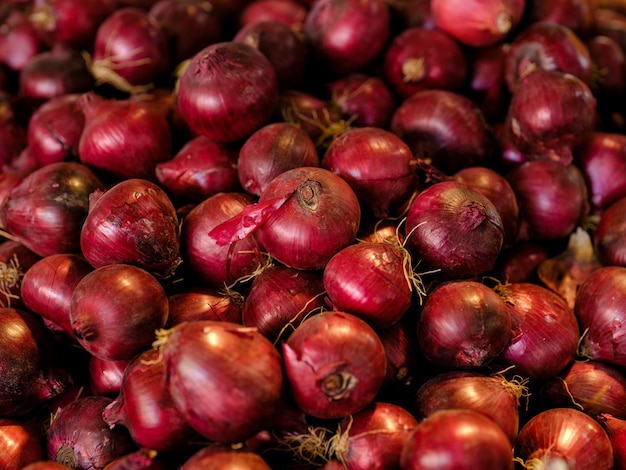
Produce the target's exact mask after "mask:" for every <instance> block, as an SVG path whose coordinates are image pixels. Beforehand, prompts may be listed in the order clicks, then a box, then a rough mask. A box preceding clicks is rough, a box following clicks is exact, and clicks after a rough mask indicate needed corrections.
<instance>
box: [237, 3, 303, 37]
mask: <svg viewBox="0 0 626 470" xmlns="http://www.w3.org/2000/svg"><path fill="white" fill-rule="evenodd" d="M307 13H308V8H307V6H306V5H305V4H304V3H303V2H300V1H298V0H251V1H248V2H246V4H245V5H244V6H243V8H242V9H241V11H240V12H239V17H238V18H237V21H238V23H239V24H240V25H241V26H244V25H247V24H249V23H254V22H257V21H280V22H281V23H285V24H287V25H289V26H291V27H292V28H293V29H294V31H302V26H303V25H304V19H305V18H306V15H307Z"/></svg>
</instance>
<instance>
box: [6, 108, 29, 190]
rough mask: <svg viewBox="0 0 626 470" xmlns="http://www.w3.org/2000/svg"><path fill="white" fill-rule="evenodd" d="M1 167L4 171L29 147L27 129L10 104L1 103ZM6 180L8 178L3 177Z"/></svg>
mask: <svg viewBox="0 0 626 470" xmlns="http://www.w3.org/2000/svg"><path fill="white" fill-rule="evenodd" d="M0 137H1V139H0V167H1V168H2V169H3V172H2V173H3V174H6V173H7V172H6V171H4V169H6V168H7V167H10V166H11V165H12V164H13V162H14V160H16V159H17V158H18V156H19V154H20V152H21V151H22V150H24V148H25V147H26V146H27V143H28V142H27V139H26V128H25V126H23V125H21V124H20V123H19V121H18V119H17V117H16V115H15V113H14V112H13V109H12V107H11V105H10V104H9V103H3V102H0ZM3 178H6V176H3Z"/></svg>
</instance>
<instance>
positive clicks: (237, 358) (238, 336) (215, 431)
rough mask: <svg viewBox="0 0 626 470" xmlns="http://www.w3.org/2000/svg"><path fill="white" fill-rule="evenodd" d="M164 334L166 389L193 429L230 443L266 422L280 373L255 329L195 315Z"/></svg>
mask: <svg viewBox="0 0 626 470" xmlns="http://www.w3.org/2000/svg"><path fill="white" fill-rule="evenodd" d="M164 335H165V340H164V341H163V343H164V344H163V345H162V353H163V360H164V361H165V364H166V367H167V375H168V387H169V392H170V395H171V397H172V399H173V401H174V405H175V407H176V408H177V409H178V411H179V412H180V413H181V414H182V415H183V417H184V418H185V420H186V421H187V423H188V424H189V425H190V426H191V427H193V428H194V429H195V430H196V431H197V432H199V433H200V434H201V435H203V436H205V437H206V438H208V439H210V440H212V441H215V442H221V443H236V442H239V441H241V440H244V439H247V438H250V437H252V436H253V435H254V434H255V433H257V432H259V431H260V430H261V429H262V428H263V427H264V426H266V425H267V424H268V423H269V422H270V420H269V418H270V417H271V416H273V414H274V413H275V412H276V411H277V406H278V405H279V404H280V401H281V400H282V396H283V388H284V378H283V370H282V362H281V359H280V355H279V353H278V351H277V350H276V349H275V348H274V346H273V345H272V343H271V342H270V341H269V340H267V339H266V338H265V337H264V336H263V335H261V333H259V332H257V331H256V330H255V329H252V328H246V327H243V326H241V325H237V324H234V323H229V322H221V321H211V320H199V321H192V322H185V323H181V324H179V325H177V326H175V327H174V328H172V329H170V330H167V331H166V332H165V333H164ZM207 394H208V396H211V400H206V399H205V397H206V396H207Z"/></svg>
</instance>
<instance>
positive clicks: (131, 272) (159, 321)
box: [70, 263, 168, 361]
mask: <svg viewBox="0 0 626 470" xmlns="http://www.w3.org/2000/svg"><path fill="white" fill-rule="evenodd" d="M167 315H168V303H167V295H166V294H165V290H164V289H163V287H162V286H161V284H159V282H158V281H157V280H156V279H155V278H154V276H152V275H151V274H150V273H148V272H147V271H144V270H143V269H141V268H138V267H136V266H131V265H127V264H120V263H117V264H111V265H108V266H103V267H100V268H97V269H95V270H93V271H92V272H90V273H89V274H87V275H86V276H84V277H83V278H82V279H81V280H80V281H79V282H78V284H77V285H76V287H75V288H74V292H73V294H72V299H71V304H70V321H71V323H72V330H73V331H74V336H75V337H76V339H77V340H78V342H79V343H80V344H81V345H82V346H83V347H84V348H85V349H86V350H87V351H88V352H89V353H91V354H92V355H94V356H97V357H99V358H101V359H105V360H109V361H123V360H129V359H132V358H133V357H135V356H136V355H137V354H139V353H141V352H142V351H143V350H145V349H146V348H148V347H149V346H150V345H151V344H152V341H153V340H154V339H155V331H156V330H157V329H159V328H163V327H164V326H165V322H166V321H167Z"/></svg>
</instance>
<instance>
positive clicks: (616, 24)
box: [592, 2, 626, 50]
mask: <svg viewBox="0 0 626 470" xmlns="http://www.w3.org/2000/svg"><path fill="white" fill-rule="evenodd" d="M602 3H603V2H600V3H599V4H598V7H597V8H596V10H595V12H594V15H593V28H592V34H596V35H598V34H601V35H603V36H608V37H610V38H611V39H613V40H615V41H616V42H617V43H618V44H619V45H620V47H621V48H622V49H624V50H626V34H624V26H625V25H626V10H625V9H624V8H621V9H620V8H612V7H608V6H605V5H603V4H602Z"/></svg>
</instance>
